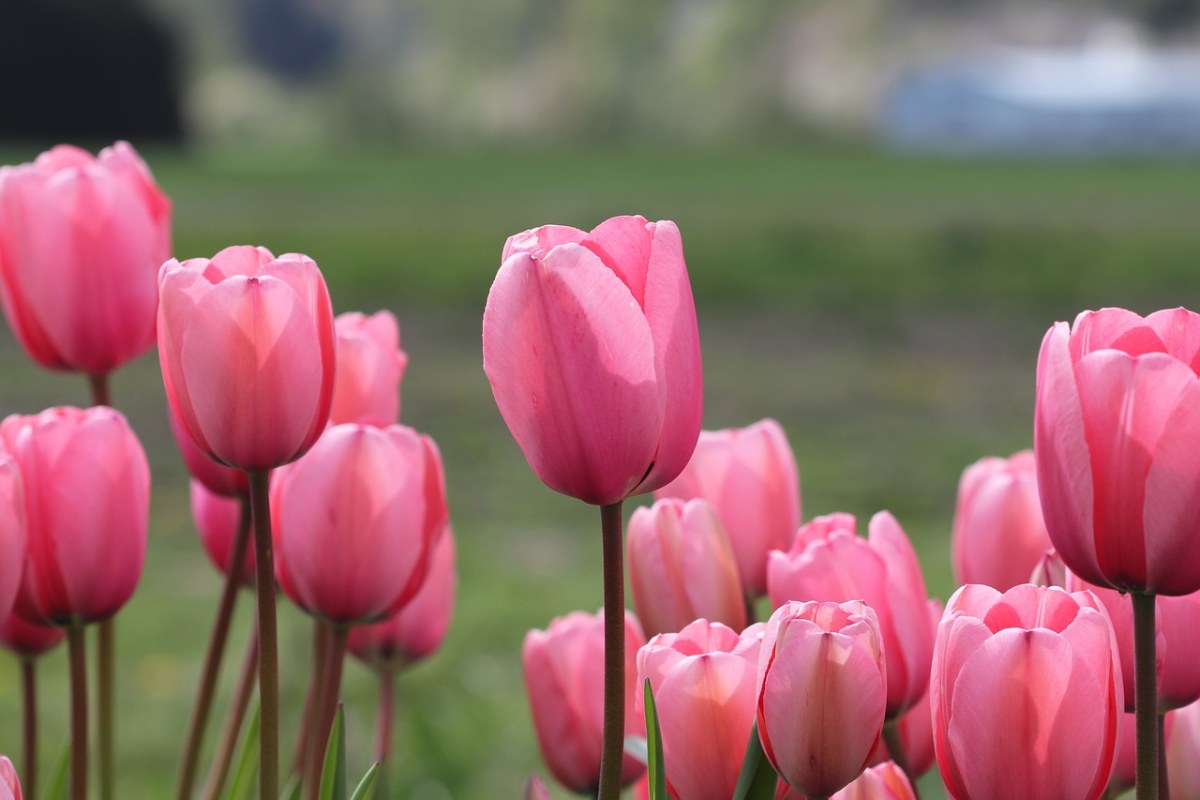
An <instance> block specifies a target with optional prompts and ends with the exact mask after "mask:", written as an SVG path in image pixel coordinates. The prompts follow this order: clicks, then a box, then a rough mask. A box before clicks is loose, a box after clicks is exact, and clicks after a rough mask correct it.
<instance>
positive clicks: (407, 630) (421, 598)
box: [348, 525, 458, 670]
mask: <svg viewBox="0 0 1200 800" xmlns="http://www.w3.org/2000/svg"><path fill="white" fill-rule="evenodd" d="M454 555H455V554H454V533H453V531H452V530H451V529H450V527H449V526H448V525H447V526H446V529H445V530H444V531H442V534H441V537H440V538H439V539H438V542H437V544H436V545H434V547H433V556H432V557H431V558H430V561H429V574H428V575H426V576H425V582H424V583H422V584H421V588H420V589H419V590H418V591H417V594H416V596H415V597H413V599H412V601H411V602H409V603H408V604H407V605H405V606H404V608H402V609H400V611H398V612H397V613H396V614H394V615H392V616H391V617H390V618H388V619H385V620H384V621H383V622H379V623H376V624H374V625H359V626H356V627H354V628H351V629H350V637H349V640H348V647H349V650H350V652H351V653H352V654H353V655H355V656H357V657H358V658H360V659H362V660H363V661H365V662H366V663H368V664H372V665H374V666H375V667H376V668H379V669H390V670H396V669H401V668H404V667H409V666H412V665H413V664H416V663H417V662H418V661H422V660H424V659H426V658H428V657H429V656H431V655H433V654H434V653H435V652H436V651H437V649H438V648H439V647H441V645H442V641H443V640H444V639H445V638H446V631H447V629H448V628H449V627H450V618H451V617H452V616H453V614H454V593H455V589H456V587H457V584H458V574H457V571H456V570H455V565H454Z"/></svg>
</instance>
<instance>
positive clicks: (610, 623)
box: [597, 500, 625, 800]
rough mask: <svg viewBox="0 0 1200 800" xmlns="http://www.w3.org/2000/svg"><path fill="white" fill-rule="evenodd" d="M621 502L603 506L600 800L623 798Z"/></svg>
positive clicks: (623, 702) (623, 610)
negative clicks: (602, 682) (602, 657)
mask: <svg viewBox="0 0 1200 800" xmlns="http://www.w3.org/2000/svg"><path fill="white" fill-rule="evenodd" d="M621 523H622V519H621V501H620V500H618V501H617V502H615V503H612V504H610V505H606V506H601V507H600V530H601V534H602V537H603V553H604V738H603V744H602V747H601V750H600V791H599V793H598V794H597V797H598V800H617V799H618V798H619V797H620V796H621V765H622V761H623V760H624V752H623V748H624V740H625V565H624V563H623V555H624V554H623V552H622V542H621Z"/></svg>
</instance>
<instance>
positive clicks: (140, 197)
mask: <svg viewBox="0 0 1200 800" xmlns="http://www.w3.org/2000/svg"><path fill="white" fill-rule="evenodd" d="M170 256H171V201H170V200H169V199H168V198H167V196H166V195H164V194H163V193H162V191H161V190H160V189H159V188H158V185H157V184H156V183H155V182H154V178H153V177H152V176H151V174H150V170H149V169H148V168H147V167H146V164H145V163H144V162H143V161H142V159H141V158H140V157H139V156H138V154H137V152H136V151H135V150H134V149H133V147H131V146H130V145H129V144H128V143H127V142H117V143H116V144H114V145H113V146H112V147H107V148H105V149H104V150H101V151H100V155H99V156H98V157H93V156H92V155H91V154H90V153H88V152H86V151H84V150H80V149H79V148H77V147H72V146H70V145H59V146H58V147H55V148H53V149H51V150H48V151H47V152H45V153H42V154H41V155H40V156H38V158H37V159H36V160H35V161H34V162H33V163H31V164H21V165H20V166H17V167H0V299H2V300H3V305H4V313H5V315H6V316H7V317H8V323H9V325H10V326H11V327H12V329H13V332H14V333H15V334H16V336H17V339H18V341H20V342H21V345H22V346H23V347H24V348H25V351H26V352H27V353H28V354H29V356H30V357H31V358H33V359H34V360H35V361H37V362H38V363H39V364H41V365H42V366H43V367H47V368H49V369H61V370H79V371H82V372H86V373H88V374H90V375H95V376H100V375H104V374H106V373H108V372H111V371H112V370H114V369H116V368H117V367H119V366H121V365H122V364H124V363H125V362H127V361H129V360H131V359H133V358H135V357H137V356H139V355H141V354H142V353H143V352H145V351H146V350H147V349H149V347H150V346H151V345H152V344H154V315H155V310H156V309H157V308H158V291H157V289H156V286H155V275H156V274H157V272H158V268H159V266H160V265H161V264H162V263H163V262H164V261H166V260H167V259H168V258H170Z"/></svg>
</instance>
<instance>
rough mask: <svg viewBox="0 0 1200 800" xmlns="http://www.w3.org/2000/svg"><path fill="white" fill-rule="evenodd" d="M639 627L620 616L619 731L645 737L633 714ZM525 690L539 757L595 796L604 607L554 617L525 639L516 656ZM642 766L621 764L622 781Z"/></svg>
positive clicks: (564, 780) (562, 779) (641, 721)
mask: <svg viewBox="0 0 1200 800" xmlns="http://www.w3.org/2000/svg"><path fill="white" fill-rule="evenodd" d="M645 643H646V639H645V637H644V636H642V629H641V627H640V626H639V625H638V623H637V620H636V619H634V617H633V615H632V614H630V613H629V612H626V613H625V735H626V736H645V735H646V721H645V718H644V717H639V716H638V715H637V714H636V713H635V711H634V696H635V694H636V692H640V691H641V689H640V688H635V686H636V681H635V680H634V678H635V677H636V676H637V652H638V649H639V648H640V647H641V646H642V645H643V644H645ZM521 660H522V663H523V665H524V670H525V689H526V691H527V692H528V694H529V707H530V711H531V712H532V714H533V727H534V731H535V732H536V733H537V740H538V744H539V745H540V747H541V750H542V759H543V760H544V761H545V762H546V766H547V767H549V768H550V772H551V773H552V774H553V775H554V777H555V779H557V780H558V782H559V783H561V784H562V785H563V786H565V787H566V788H568V789H570V790H571V791H573V792H579V793H581V794H585V793H591V794H595V792H596V788H597V786H598V785H599V782H600V737H601V731H602V728H603V722H604V612H603V611H601V612H599V613H597V614H594V615H593V614H586V613H584V612H582V611H575V612H572V613H571V614H568V615H567V616H565V617H556V618H555V619H554V620H553V621H551V623H550V627H549V628H547V629H546V630H544V631H540V630H532V631H530V632H529V633H528V634H526V636H525V646H524V648H523V650H522V653H521ZM644 771H645V767H644V766H642V764H641V763H639V762H638V761H637V760H636V759H634V758H631V757H630V756H628V755H626V756H625V757H624V760H623V761H622V767H621V782H622V783H623V784H625V785H627V786H628V785H629V784H631V783H633V782H634V781H635V780H637V779H638V778H639V777H641V775H642V773H643V772H644Z"/></svg>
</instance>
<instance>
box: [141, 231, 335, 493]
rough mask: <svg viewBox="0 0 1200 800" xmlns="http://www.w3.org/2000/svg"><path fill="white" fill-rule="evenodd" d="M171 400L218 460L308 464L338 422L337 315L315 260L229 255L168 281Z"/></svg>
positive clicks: (183, 267)
mask: <svg viewBox="0 0 1200 800" xmlns="http://www.w3.org/2000/svg"><path fill="white" fill-rule="evenodd" d="M158 282H159V291H160V294H161V297H162V304H161V306H160V308H159V311H158V356H159V360H160V361H161V362H162V372H163V383H164V384H165V386H166V389H167V400H168V401H169V402H170V404H171V406H172V407H173V408H174V411H175V413H177V414H178V415H179V421H180V422H181V423H182V427H183V428H184V430H186V431H187V433H188V434H189V435H190V436H191V437H192V440H193V441H194V442H195V443H196V445H197V446H198V447H199V448H200V449H201V450H202V451H203V452H205V453H207V454H208V455H209V456H211V457H213V458H215V459H217V460H218V461H220V462H222V463H224V464H227V465H228V466H231V467H236V468H238V469H241V470H245V471H247V472H253V471H259V470H266V469H270V468H272V467H277V466H280V465H281V464H286V463H287V462H289V461H293V460H295V459H297V458H299V457H300V456H301V455H303V454H304V453H305V452H306V451H307V450H308V448H310V447H311V446H312V444H313V442H315V441H316V440H317V437H318V436H320V434H321V431H322V430H324V428H325V423H326V421H327V420H328V419H329V406H330V402H331V400H332V397H333V364H334V352H335V349H334V335H333V310H332V307H331V306H330V304H329V293H328V292H327V291H326V289H325V280H324V278H322V277H321V272H320V270H318V269H317V265H316V264H315V263H314V262H313V260H312V259H310V258H308V257H307V256H303V255H298V254H295V253H289V254H285V255H282V256H280V257H279V258H275V256H273V255H271V252H270V251H269V250H267V249H265V248H262V247H228V248H226V249H224V250H222V251H221V252H219V253H217V254H216V255H215V256H213V257H212V259H211V260H209V259H206V258H194V259H191V260H189V261H185V262H183V263H182V264H181V263H180V262H178V261H176V260H174V259H172V260H171V261H168V262H167V263H165V264H163V267H162V272H161V273H160V274H159V281H158Z"/></svg>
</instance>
